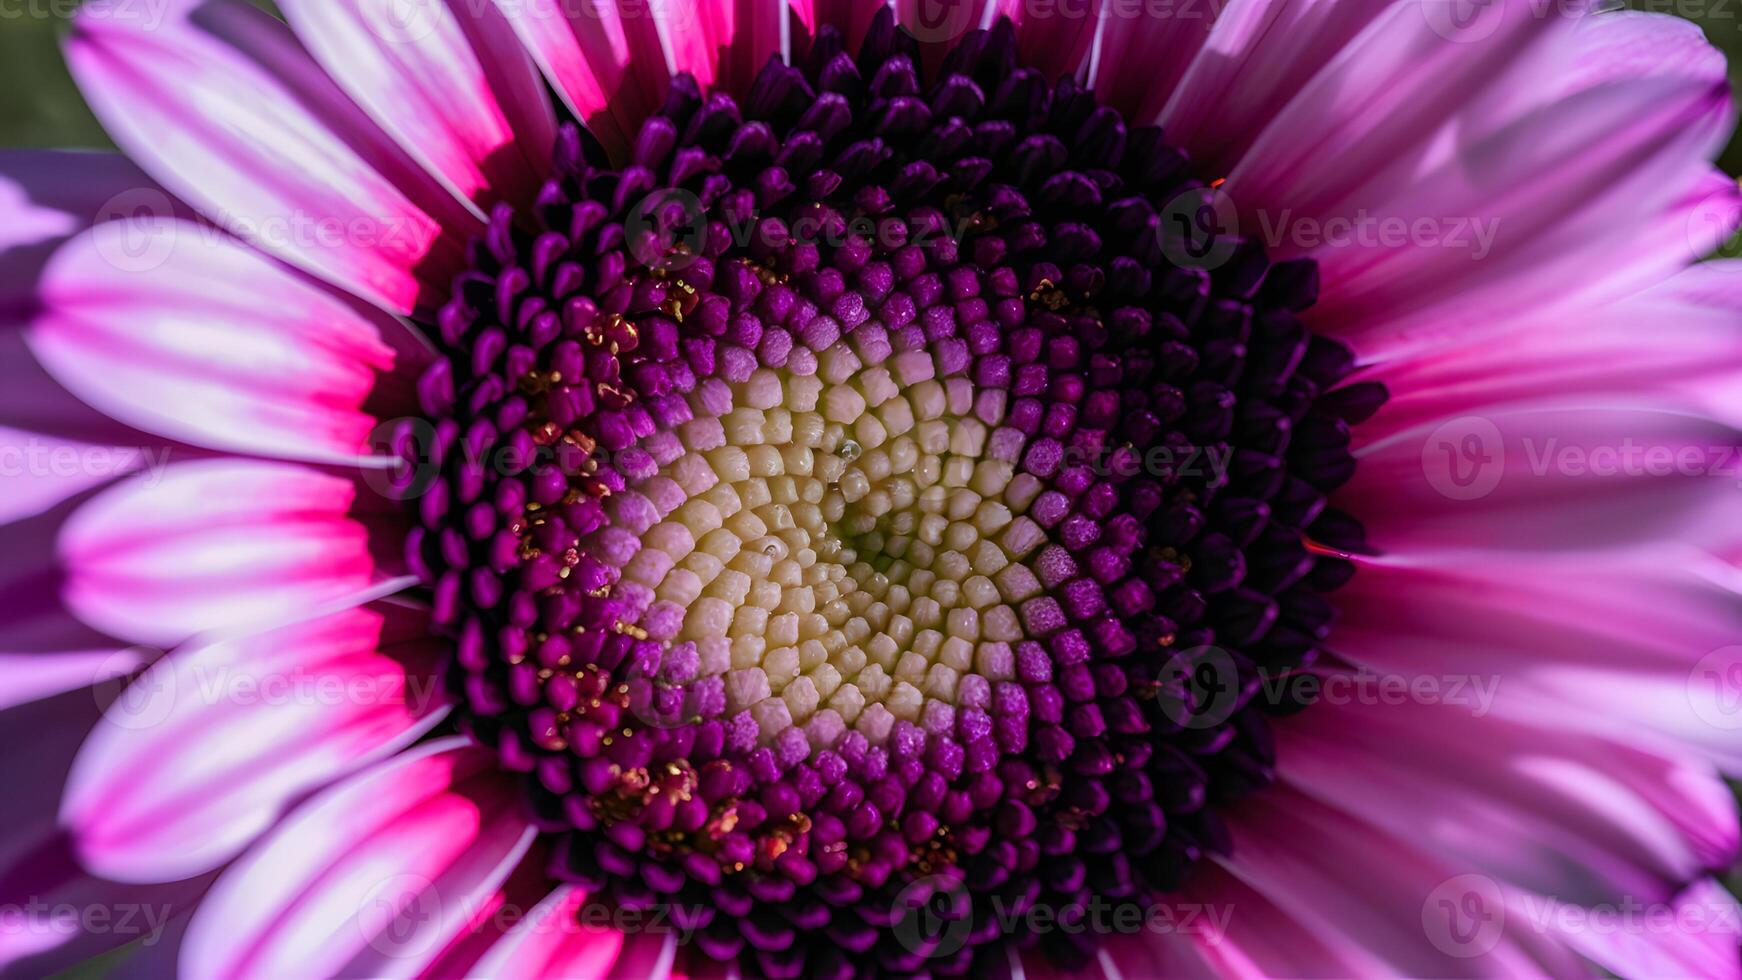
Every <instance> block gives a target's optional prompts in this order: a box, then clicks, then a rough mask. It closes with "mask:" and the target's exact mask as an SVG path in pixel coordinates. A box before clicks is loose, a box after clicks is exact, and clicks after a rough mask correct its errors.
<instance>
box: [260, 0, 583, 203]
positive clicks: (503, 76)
mask: <svg viewBox="0 0 1742 980" xmlns="http://www.w3.org/2000/svg"><path fill="white" fill-rule="evenodd" d="M279 9H280V10H282V11H284V16H285V19H286V20H288V21H289V22H290V26H291V29H292V30H294V31H295V32H296V35H297V37H298V38H299V39H301V41H302V43H303V45H304V46H305V47H307V48H308V49H309V53H311V54H312V55H314V57H315V59H316V60H317V61H319V62H320V63H321V67H323V68H325V69H326V70H327V73H328V74H329V75H331V76H332V77H333V79H334V80H335V81H337V82H338V83H339V85H340V86H341V87H343V88H344V89H345V91H346V92H348V93H349V94H350V95H351V97H352V98H353V99H355V100H356V101H357V104H358V105H360V106H362V107H363V108H364V109H365V110H366V111H368V113H369V115H370V116H371V117H372V118H373V119H374V120H375V121H376V122H377V123H379V124H380V125H381V128H382V129H385V130H386V131H387V132H389V133H391V134H392V135H393V137H394V138H395V139H396V140H398V141H399V144H400V145H401V146H403V147H404V148H405V149H406V150H407V151H409V152H410V153H411V154H412V155H413V156H415V157H417V158H418V159H419V160H421V161H423V162H424V163H425V164H426V165H427V166H429V167H430V168H431V169H432V170H434V171H435V172H436V173H438V174H440V175H441V176H442V177H443V178H445V179H446V180H447V181H448V182H449V183H451V184H453V186H455V187H456V188H458V189H459V191H460V193H462V194H464V195H465V196H466V197H467V198H468V199H470V200H471V201H472V202H473V203H475V204H477V205H478V206H479V207H481V208H483V209H485V210H486V211H487V210H488V209H489V207H490V205H492V204H494V203H496V202H498V201H507V202H509V203H511V204H515V205H529V204H531V202H532V199H533V198H534V196H535V195H537V193H538V189H539V187H540V186H541V185H542V184H543V182H544V179H545V178H546V177H547V176H548V175H549V173H550V169H551V149H552V147H553V146H554V145H555V143H556V116H555V114H554V113H553V112H552V111H551V105H550V99H549V98H548V97H547V96H546V94H545V89H544V81H543V79H541V78H540V77H539V74H538V68H537V66H536V65H534V64H533V63H532V58H531V57H530V56H529V55H528V54H527V52H526V49H525V48H524V47H522V46H521V44H520V41H519V39H518V38H516V37H515V36H514V29H513V27H512V26H511V25H510V24H509V23H508V20H507V18H505V17H503V16H502V13H501V11H499V10H498V9H497V8H496V7H495V6H494V5H493V4H489V3H483V4H479V3H472V2H466V0H438V2H434V3H415V4H406V3H404V2H402V0H285V2H284V3H281V4H279Z"/></svg>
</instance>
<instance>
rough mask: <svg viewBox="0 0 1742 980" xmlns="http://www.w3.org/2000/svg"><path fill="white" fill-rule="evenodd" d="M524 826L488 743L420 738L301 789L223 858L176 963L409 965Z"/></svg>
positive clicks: (468, 905)
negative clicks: (318, 790)
mask: <svg viewBox="0 0 1742 980" xmlns="http://www.w3.org/2000/svg"><path fill="white" fill-rule="evenodd" d="M535 833H536V832H535V831H534V829H533V827H532V826H531V824H529V823H528V822H527V821H526V819H525V817H523V816H522V815H521V813H520V794H519V792H518V790H517V789H516V787H515V786H514V784H513V782H512V781H511V780H509V779H508V778H507V777H506V776H505V775H503V774H502V773H501V772H500V771H499V770H498V769H497V768H496V766H495V759H494V756H493V754H492V753H490V752H488V751H486V750H484V749H481V748H478V747H476V746H473V745H470V744H468V743H466V742H465V741H464V740H462V739H445V740H442V741H438V742H431V743H428V744H427V745H424V746H421V747H419V748H417V749H415V750H413V751H411V752H408V753H406V754H404V755H401V756H399V757H398V758H396V759H394V760H392V761H390V762H387V763H384V764H382V765H380V766H377V767H376V768H374V769H371V770H369V771H367V772H363V773H359V774H358V775H356V776H353V777H352V778H350V779H349V780H347V781H346V782H344V783H341V784H340V785H338V786H336V787H334V788H332V789H330V790H328V791H326V792H324V793H322V794H321V795H319V796H317V797H315V798H314V799H313V800H311V801H309V802H308V803H307V804H305V805H304V806H302V807H301V808H299V809H298V810H297V811H296V812H295V813H293V814H292V815H291V816H290V817H289V818H288V819H287V820H285V821H284V822H283V823H281V824H279V826H278V827H277V829H275V830H274V831H273V832H272V834H271V835H270V836H268V837H267V838H266V839H265V840H264V841H262V842H261V843H260V844H258V845H257V846H256V847H254V848H253V849H252V850H250V851H249V852H248V853H247V854H246V855H244V856H243V857H242V858H241V859H240V860H239V861H237V862H236V863H235V864H234V865H232V866H231V867H230V868H229V869H228V870H226V871H225V872H224V873H223V875H222V876H221V877H220V878H219V879H218V883H217V884H216V885H215V886H214V887H213V889H212V894H211V896H210V898H209V899H208V901H206V902H204V903H203V904H202V905H201V906H200V908H199V910H198V911H197V912H196V913H195V914H194V921H193V923H192V924H191V925H190V926H189V927H188V935H187V938H186V941H185V942H184V943H183V946H182V957H181V972H182V973H184V974H186V975H189V976H198V977H217V976H371V977H396V976H412V975H416V974H417V973H419V972H420V971H421V969H422V968H423V967H424V966H425V965H427V964H428V963H429V962H430V961H431V960H432V959H433V958H434V957H435V956H436V955H437V954H439V953H440V952H441V950H442V949H443V948H444V947H445V946H446V945H447V943H448V942H450V941H451V940H452V939H453V938H454V937H455V936H456V935H457V934H458V933H459V931H460V930H461V929H462V928H463V927H464V926H465V925H466V924H467V922H468V919H469V915H470V913H471V911H472V910H473V909H475V908H477V907H478V906H477V903H479V902H481V901H483V900H484V899H485V898H486V897H487V896H488V895H490V894H491V893H492V892H494V891H495V890H496V889H497V888H499V887H500V886H501V884H502V883H503V882H504V881H505V880H507V878H508V876H509V874H510V872H512V871H513V869H514V868H515V866H516V865H518V864H519V862H520V860H521V859H522V857H523V856H524V855H525V854H526V851H527V849H528V848H529V847H530V846H531V845H532V841H533V838H534V836H535Z"/></svg>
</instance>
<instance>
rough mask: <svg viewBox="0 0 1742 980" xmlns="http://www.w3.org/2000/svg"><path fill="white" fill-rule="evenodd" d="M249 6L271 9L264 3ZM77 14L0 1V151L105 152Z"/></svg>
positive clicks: (1712, 24) (1740, 76) (1741, 38)
mask: <svg viewBox="0 0 1742 980" xmlns="http://www.w3.org/2000/svg"><path fill="white" fill-rule="evenodd" d="M139 2H150V0H139ZM253 2H255V4H256V5H257V6H260V7H265V8H267V9H271V6H272V5H271V0H253ZM1617 5H1619V4H1617ZM1626 5H1627V6H1629V7H1632V8H1634V9H1638V10H1653V11H1659V12H1662V13H1672V14H1678V15H1680V16H1683V17H1686V18H1688V19H1689V20H1692V21H1694V22H1696V23H1698V24H1699V25H1700V27H1701V28H1702V29H1704V30H1705V32H1706V37H1708V38H1709V39H1711V42H1712V43H1713V44H1714V45H1716V46H1717V47H1718V48H1720V49H1721V50H1723V51H1724V52H1725V53H1726V54H1727V55H1729V57H1730V82H1731V84H1732V85H1737V84H1738V83H1739V82H1742V0H1630V2H1628V3H1627V4H1626ZM77 6H78V0H0V147H20V146H23V147H49V146H63V147H107V146H110V145H111V144H110V142H109V139H108V137H106V136H105V135H104V134H103V130H102V128H101V127H100V126H98V125H97V121H96V120H95V119H93V118H91V114H90V112H89V111H87V110H86V109H85V105H84V102H83V101H82V100H81V99H80V98H79V95H78V92H77V90H75V89H74V88H73V83H72V79H71V78H69V77H68V76H67V70H66V66H65V65H64V64H63V63H62V62H61V57H60V51H59V49H58V47H57V45H56V39H57V38H58V36H59V34H60V31H61V30H62V29H63V27H64V25H65V22H66V19H67V17H68V16H69V15H70V13H71V11H72V10H74V9H76V8H77ZM1719 163H1720V164H1721V165H1722V166H1723V168H1724V171H1725V172H1726V173H1730V174H1742V140H1736V139H1732V140H1731V143H1730V146H1729V148H1728V149H1727V150H1726V151H1725V153H1724V156H1723V158H1722V159H1721V160H1720V161H1719Z"/></svg>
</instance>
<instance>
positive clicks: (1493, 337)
mask: <svg viewBox="0 0 1742 980" xmlns="http://www.w3.org/2000/svg"><path fill="white" fill-rule="evenodd" d="M1727 183H1728V182H1727ZM1730 186H1731V188H1732V190H1733V189H1734V186H1735V185H1734V184H1733V183H1732V184H1730ZM1739 286H1742V263H1739V262H1725V261H1720V262H1710V263H1704V264H1701V265H1698V266H1694V267H1693V268H1690V269H1688V270H1686V271H1684V272H1683V273H1681V274H1680V275H1677V276H1676V277H1674V278H1672V279H1670V280H1668V281H1667V282H1665V283H1663V284H1662V286H1661V287H1659V288H1657V289H1654V290H1652V291H1650V292H1648V293H1646V294H1642V295H1639V296H1635V297H1632V298H1630V299H1628V300H1626V301H1624V302H1620V303H1615V304H1611V305H1606V306H1603V307H1601V308H1599V309H1595V310H1585V311H1580V312H1578V313H1572V312H1570V311H1569V312H1568V313H1566V314H1561V315H1544V316H1540V317H1537V318H1534V319H1532V320H1528V321H1525V322H1523V323H1518V324H1514V325H1512V326H1511V327H1509V328H1507V329H1505V330H1495V331H1493V332H1492V333H1491V334H1489V335H1487V336H1484V338H1483V339H1482V341H1481V342H1477V343H1470V342H1459V341H1457V340H1452V339H1450V338H1448V340H1447V342H1446V343H1444V344H1439V345H1435V346H1433V347H1431V348H1424V349H1421V350H1417V351H1412V352H1410V353H1408V354H1404V355H1401V356H1398V357H1394V358H1391V359H1388V360H1385V361H1381V362H1379V363H1376V364H1373V365H1371V366H1370V367H1368V368H1367V369H1366V370H1365V371H1364V372H1363V375H1362V377H1363V379H1364V380H1373V381H1379V382H1382V383H1384V384H1385V386H1386V388H1387V389H1388V390H1389V391H1390V393H1391V398H1390V400H1389V401H1387V402H1386V403H1385V406H1384V408H1383V409H1382V410H1381V411H1380V412H1379V414H1378V415H1376V416H1374V418H1373V419H1372V420H1371V421H1370V422H1367V423H1363V424H1362V425H1361V426H1360V427H1358V428H1357V429H1356V431H1355V435H1356V438H1357V440H1358V442H1360V443H1361V444H1363V445H1377V444H1381V443H1385V442H1387V441H1389V440H1391V439H1393V438H1394V437H1401V436H1403V434H1404V433H1408V432H1410V431H1411V430H1416V429H1422V428H1424V427H1437V426H1439V425H1441V424H1443V423H1445V422H1447V421H1449V420H1452V419H1457V418H1462V417H1465V416H1471V415H1478V416H1486V415H1489V414H1492V413H1494V412H1497V411H1498V412H1502V413H1510V412H1512V411H1515V410H1516V406H1519V405H1531V404H1534V405H1566V406H1571V407H1575V408H1587V409H1588V408H1594V407H1597V406H1604V405H1606V406H1613V407H1614V408H1617V409H1620V408H1630V409H1636V410H1643V409H1658V410H1662V411H1668V412H1677V413H1684V414H1687V415H1691V416H1696V417H1703V418H1711V419H1714V420H1718V421H1722V422H1725V423H1727V424H1732V425H1734V424H1738V423H1742V392H1739V391H1738V386H1737V384H1736V381H1737V379H1738V377H1742V338H1739V337H1738V336H1737V331H1736V325H1737V323H1738V322H1739V320H1742V308H1739V304H1738V303H1737V302H1736V299H1735V296H1736V295H1738V293H1737V289H1738V287H1739ZM1641 323H1651V324H1653V329H1652V330H1651V331H1650V332H1649V334H1647V333H1642V332H1641V331H1640V329H1639V324H1641ZM1688 425H1689V426H1694V425H1696V423H1694V422H1692V421H1690V422H1689V423H1688ZM1623 434H1625V433H1620V432H1618V433H1617V434H1616V435H1617V438H1619V437H1620V436H1621V435H1623ZM1375 451H1379V452H1383V450H1375Z"/></svg>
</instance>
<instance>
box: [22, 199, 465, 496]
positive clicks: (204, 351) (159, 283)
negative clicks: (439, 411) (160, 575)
mask: <svg viewBox="0 0 1742 980" xmlns="http://www.w3.org/2000/svg"><path fill="white" fill-rule="evenodd" d="M140 235H143V236H145V238H146V239H147V240H151V241H154V242H156V243H157V244H156V245H154V248H158V249H160V251H158V252H157V253H156V254H155V255H154V256H153V257H152V260H151V261H150V262H148V263H142V264H138V265H134V264H131V263H128V262H126V261H124V260H118V256H122V255H125V254H126V252H125V250H126V249H127V248H128V246H129V243H130V242H133V241H136V240H137V238H136V236H140ZM38 303H39V304H40V307H41V312H39V313H38V314H37V315H36V316H35V317H34V318H33V320H32V322H31V325H30V328H29V331H28V339H29V343H30V346H31V350H32V351H34V352H35V353H36V355H37V357H38V358H39V359H40V360H41V362H42V364H43V365H44V366H45V367H46V368H47V369H48V370H49V372H50V373H52V374H53V375H54V376H55V378H56V379H57V380H59V381H60V382H61V383H62V384H64V385H66V387H67V388H68V389H69V390H70V391H72V392H73V393H75V394H77V395H78V396H79V397H80V398H83V399H84V400H85V401H86V402H88V403H89V404H91V405H92V406H94V407H96V408H98V409H100V410H102V411H104V412H106V413H107V414H109V415H111V416H113V417H115V418H117V419H120V420H122V421H125V422H127V423H129V424H131V425H133V426H135V427H137V428H139V429H142V430H145V431H148V432H153V433H157V434H158V435H161V436H164V437H165V438H167V439H171V440H176V441H180V442H185V443H189V444H194V445H200V446H205V447H208V448H211V449H216V450H221V451H230V452H237V453H244V454H251V455H260V456H276V457H281V458H287V459H300V460H307V461H313V462H326V463H340V464H343V463H351V464H356V463H358V462H359V461H361V460H363V459H364V458H366V456H367V454H368V452H369V443H370V441H371V435H372V434H373V433H374V432H375V431H376V430H377V429H378V428H379V427H380V425H381V422H382V421H383V420H386V419H394V418H399V417H402V416H405V415H408V414H411V413H412V412H415V411H416V409H417V396H416V392H415V387H416V379H417V377H418V375H419V374H420V373H421V371H422V369H423V367H424V366H425V365H427V364H428V363H429V361H430V360H431V358H432V356H433V355H432V353H431V352H430V350H429V349H428V347H427V346H426V345H425V344H423V343H422V341H421V339H420V338H418V337H416V336H415V335H414V334H412V333H411V331H410V330H409V328H407V327H405V326H404V325H403V324H401V323H400V322H398V321H397V320H395V319H394V318H392V317H390V316H388V315H387V314H385V313H382V312H381V311H379V310H377V309H374V308H373V307H368V306H366V305H364V304H362V303H360V302H358V301H357V300H355V299H352V298H350V297H341V296H338V295H335V294H334V293H333V292H332V291H331V290H330V289H328V288H327V287H325V286H323V285H321V284H319V283H317V282H314V281H312V280H310V279H308V278H307V277H305V276H303V275H301V274H299V273H297V272H295V271H293V270H289V269H286V268H284V267H283V266H281V265H279V264H278V263H276V262H273V261H272V260H270V259H268V258H266V257H264V256H262V255H261V254H260V253H258V252H255V251H253V250H252V249H249V248H248V247H246V246H244V245H242V244H241V243H240V242H237V241H236V240H235V239H232V238H230V237H229V236H227V235H223V234H220V233H217V232H215V231H213V230H212V229H209V228H205V227H202V226H198V225H193V224H189V223H187V222H183V221H175V220H162V219H148V220H145V221H141V222H138V223H136V224H124V223H121V222H110V223H108V224H104V225H100V226H98V227H96V228H93V229H91V230H90V231H89V232H86V233H85V234H84V235H82V236H80V237H79V238H76V239H74V240H72V241H71V242H68V243H67V244H66V245H64V246H63V247H62V248H61V250H60V252H59V253H58V254H57V255H56V256H55V258H54V259H53V261H52V262H51V263H50V265H49V267H48V269H47V270H46V271H45V272H44V276H43V282H42V285H41V287H40V289H39V293H38Z"/></svg>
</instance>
